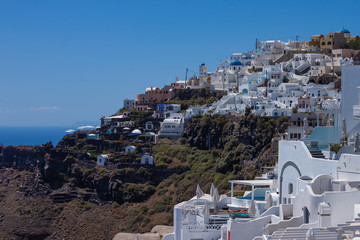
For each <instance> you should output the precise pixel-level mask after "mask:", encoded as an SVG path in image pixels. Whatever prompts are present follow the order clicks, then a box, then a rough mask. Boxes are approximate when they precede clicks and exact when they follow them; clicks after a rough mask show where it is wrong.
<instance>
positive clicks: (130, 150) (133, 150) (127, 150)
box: [125, 145, 136, 153]
mask: <svg viewBox="0 0 360 240" xmlns="http://www.w3.org/2000/svg"><path fill="white" fill-rule="evenodd" d="M135 150H136V147H135V146H131V145H129V146H127V147H126V148H125V152H126V153H132V152H135Z"/></svg>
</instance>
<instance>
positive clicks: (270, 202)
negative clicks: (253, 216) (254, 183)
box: [265, 193, 274, 209]
mask: <svg viewBox="0 0 360 240" xmlns="http://www.w3.org/2000/svg"><path fill="white" fill-rule="evenodd" d="M266 196H267V199H266V205H265V208H266V209H269V208H271V207H272V206H273V205H274V201H273V198H272V196H271V194H270V193H269V194H268V195H266Z"/></svg>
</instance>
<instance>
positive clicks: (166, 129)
mask: <svg viewBox="0 0 360 240" xmlns="http://www.w3.org/2000/svg"><path fill="white" fill-rule="evenodd" d="M183 131H184V116H183V115H182V114H173V115H172V117H171V118H166V119H165V120H164V121H163V122H162V123H161V129H160V131H159V137H168V138H179V137H181V136H182V134H183Z"/></svg>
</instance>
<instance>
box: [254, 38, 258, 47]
mask: <svg viewBox="0 0 360 240" xmlns="http://www.w3.org/2000/svg"><path fill="white" fill-rule="evenodd" d="M257 43H258V39H256V40H255V50H257V48H258V45H257Z"/></svg>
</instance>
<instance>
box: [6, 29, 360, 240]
mask: <svg viewBox="0 0 360 240" xmlns="http://www.w3.org/2000/svg"><path fill="white" fill-rule="evenodd" d="M254 47H255V48H254V49H253V50H251V51H249V52H245V53H233V54H232V55H231V57H230V59H226V60H224V61H221V62H220V63H219V64H218V67H217V68H216V69H215V70H214V71H213V72H211V71H208V69H207V66H206V64H204V63H202V64H200V65H199V72H198V73H196V74H193V75H192V76H189V78H188V74H189V71H188V70H186V74H185V75H186V76H185V79H179V78H178V77H176V80H175V82H172V83H169V84H168V85H166V86H163V87H162V88H161V87H160V88H159V87H151V86H150V87H148V88H146V89H145V92H144V93H141V94H138V95H136V98H135V99H132V100H131V99H124V100H123V101H124V103H123V107H122V108H121V109H119V110H118V111H117V112H116V113H115V114H113V115H111V116H104V117H102V118H101V124H100V125H99V126H97V127H94V126H82V127H79V128H78V129H76V130H74V129H69V130H67V131H66V135H65V136H64V137H63V139H62V140H61V141H60V142H59V143H58V144H57V145H56V146H53V145H52V144H51V143H47V144H44V145H43V146H33V147H30V146H29V147H23V146H19V147H13V146H0V167H1V168H0V171H1V173H2V174H1V176H0V182H4V183H5V184H4V185H3V186H2V188H1V191H2V192H3V194H2V195H1V196H0V203H1V202H5V201H6V202H8V203H7V204H8V205H9V204H10V205H11V208H8V207H7V205H1V204H0V222H2V224H1V225H0V230H1V231H2V232H4V236H7V237H8V238H9V239H10V238H11V237H13V236H20V235H21V236H24V239H32V238H34V237H37V236H40V235H41V236H42V238H41V239H79V238H81V237H83V236H91V237H97V239H109V238H111V237H113V236H115V235H116V233H118V232H126V233H127V234H130V233H131V232H132V233H133V235H131V238H132V239H134V238H135V237H137V236H136V234H135V233H139V232H142V233H143V232H147V231H150V229H152V228H153V227H154V226H155V225H172V224H173V225H174V228H173V229H172V228H171V230H170V231H169V232H166V233H164V234H161V236H160V235H159V234H158V235H157V236H156V237H155V238H152V239H156V240H158V239H161V237H164V238H163V239H164V240H182V239H206V240H212V239H221V240H230V239H250V240H252V239H256V240H260V239H261V240H270V239H292V238H295V239H297V238H296V237H298V236H301V237H300V238H299V239H339V240H340V239H341V238H340V237H342V236H344V234H343V233H344V232H341V231H342V230H341V231H339V226H340V225H341V224H347V225H346V226H345V225H344V226H341V227H344V228H341V229H344V231H345V230H346V231H349V232H347V233H346V234H347V235H346V236H351V237H354V236H355V230H360V229H357V228H356V226H354V225H353V224H355V225H356V224H358V221H359V216H360V215H359V214H360V212H359V207H358V206H357V205H359V204H360V202H359V203H358V202H357V199H358V190H356V186H358V183H359V181H360V179H358V176H360V174H359V173H358V169H360V166H358V163H357V161H356V158H357V156H358V153H359V152H360V140H359V129H360V125H359V123H358V120H359V119H360V102H359V100H360V99H359V96H360V94H359V89H358V88H357V86H360V79H359V78H357V76H359V75H360V66H359V65H360V37H358V36H356V37H354V36H351V34H350V31H349V30H347V29H345V28H343V29H341V30H340V31H339V32H331V33H327V34H324V35H322V34H319V35H313V36H311V37H310V38H309V41H289V42H281V41H277V40H275V41H256V42H255V46H254ZM295 151H296V152H295ZM294 153H296V154H294ZM349 154H350V156H349ZM354 155H355V156H354ZM349 159H350V160H349ZM353 160H354V161H353ZM294 166H296V167H294ZM309 166H315V167H314V169H315V170H314V169H313V170H312V169H311V167H309ZM294 169H295V170H294ZM25 173H26V174H25ZM298 175H299V176H298ZM319 176H320V177H319ZM236 179H240V180H236ZM250 179H254V180H250ZM310 188H312V189H313V191H315V194H313V193H312V192H311V191H312V190H309V189H310ZM202 189H203V190H204V191H203V190H202ZM314 189H315V190H314ZM330 190H331V191H335V192H330V194H329V196H327V198H328V199H330V200H329V202H327V203H326V204H328V205H325V204H323V203H324V202H322V201H323V200H324V198H325V194H327V192H326V191H330ZM355 190H356V191H355ZM205 191H206V192H209V193H210V194H207V193H205ZM194 194H195V196H194ZM316 194H318V195H316ZM321 194H322V195H321ZM332 194H333V195H332ZM347 194H350V195H351V196H352V197H349V198H347V197H346V196H347ZM337 198H339V199H341V201H339V200H336V199H337ZM39 199H46V201H45V202H44V204H43V205H41V204H37V202H38V201H40V200H39ZM189 199H190V200H189ZM344 199H346V201H345V202H346V204H348V205H349V206H351V207H349V208H348V209H347V210H346V211H343V208H342V207H343V205H342V204H343V203H342V201H344ZM324 201H325V200H324ZM330 201H331V202H330ZM24 203H25V204H24ZM308 203H309V204H308ZM320 203H321V204H320ZM304 204H305V205H306V206H305V205H304ZM331 204H332V206H336V207H334V208H333V209H332V210H331ZM25 205H26V206H27V205H29V206H30V205H31V206H32V208H26V207H24V206H25ZM173 206H174V207H173ZM172 207H173V208H172ZM11 209H18V210H16V211H12V210H11ZM44 209H46V210H44ZM49 209H50V210H49ZM304 209H306V210H307V211H305V210H304ZM329 209H330V210H329ZM46 211H47V212H46ZM329 211H330V212H331V211H332V212H331V214H332V215H331V214H330V215H329ZM38 212H45V214H42V215H41V214H40V215H41V218H37V217H34V216H37V215H39V213H38ZM309 212H310V213H309ZM314 213H318V214H314ZM320 213H321V214H320ZM322 213H324V214H322ZM3 215H5V216H6V217H5V218H2V216H3ZM74 216H77V217H76V218H74ZM95 216H96V217H95ZM34 219H35V220H34ZM74 219H75V225H74ZM81 219H86V222H87V228H83V221H82V220H81ZM100 219H106V220H100ZM109 219H110V220H109ZM24 221H28V222H29V224H30V223H31V227H30V228H28V229H25V230H24V229H22V228H18V227H17V226H21V225H22V223H23V222H24ZM109 221H111V223H112V224H108V222H109ZM58 223H61V224H58ZM330 223H331V224H330ZM39 225H41V226H50V225H51V227H43V228H38V226H39ZM73 226H76V227H74V229H75V228H76V231H75V230H73V231H69V229H70V228H72V227H73ZM309 226H310V227H309ZM324 227H329V229H326V231H323V230H324V229H323V228H324ZM330 227H333V228H330ZM288 228H290V229H288ZM295 228H296V229H295ZM298 228H300V230H299V229H298ZM309 228H314V229H316V230H314V231H315V233H314V232H313V233H311V232H310V233H309V234H310V235H311V234H313V235H311V236H314V238H305V237H304V236H305V234H308V232H307V231H308V229H309ZM99 229H100V230H99ZM351 229H355V230H354V231H352V230H351ZM244 232H246V235H244ZM335 233H336V234H337V235H336V236H338V237H339V236H340V237H339V238H336V237H334V235H335ZM340 233H341V234H343V235H341V234H340ZM152 234H153V233H152ZM316 234H320V235H321V237H324V238H321V237H320V238H316V237H315V235H316ZM116 236H118V237H116ZM116 236H115V238H114V239H116V240H117V239H123V238H122V236H123V235H121V234H120V235H116ZM139 236H140V240H141V239H144V238H145V239H146V234H139ZM239 236H244V237H243V238H242V237H239ZM350 239H351V238H350ZM354 239H355V238H354Z"/></svg>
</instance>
